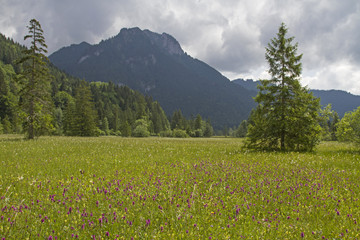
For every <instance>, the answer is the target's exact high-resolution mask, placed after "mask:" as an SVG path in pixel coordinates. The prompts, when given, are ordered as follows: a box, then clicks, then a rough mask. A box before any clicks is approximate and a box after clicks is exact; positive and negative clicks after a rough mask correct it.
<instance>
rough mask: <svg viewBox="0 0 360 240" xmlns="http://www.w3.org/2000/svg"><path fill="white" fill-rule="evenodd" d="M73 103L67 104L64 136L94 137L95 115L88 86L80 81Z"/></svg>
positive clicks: (95, 133)
mask: <svg viewBox="0 0 360 240" xmlns="http://www.w3.org/2000/svg"><path fill="white" fill-rule="evenodd" d="M74 100H75V103H71V104H68V107H67V109H66V118H65V119H66V120H65V126H66V127H65V129H66V132H65V133H66V135H70V136H96V135H97V134H98V132H99V131H98V128H97V114H96V110H95V106H94V103H93V102H92V95H91V91H90V86H89V85H88V84H87V83H86V82H85V81H81V82H80V84H79V86H78V87H77V88H76V89H75V98H74Z"/></svg>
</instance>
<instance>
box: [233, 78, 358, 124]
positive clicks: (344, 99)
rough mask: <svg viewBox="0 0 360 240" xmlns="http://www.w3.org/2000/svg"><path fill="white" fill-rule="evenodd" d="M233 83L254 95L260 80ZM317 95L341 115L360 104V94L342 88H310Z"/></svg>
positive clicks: (321, 101)
mask: <svg viewBox="0 0 360 240" xmlns="http://www.w3.org/2000/svg"><path fill="white" fill-rule="evenodd" d="M233 83H236V84H239V85H241V86H242V87H244V88H246V89H248V90H250V91H252V93H253V96H256V94H257V91H258V90H257V88H256V86H257V85H258V83H259V81H253V80H251V79H247V80H244V79H236V80H234V81H233ZM310 91H311V92H312V93H313V94H314V96H315V97H318V98H320V104H321V105H322V106H327V105H328V104H329V103H330V104H331V106H332V109H333V110H335V111H336V112H337V113H338V114H339V116H340V117H343V116H344V114H345V113H346V112H348V111H353V110H354V109H356V108H357V107H359V106H360V96H357V95H353V94H351V93H348V92H345V91H341V90H314V89H311V90H310Z"/></svg>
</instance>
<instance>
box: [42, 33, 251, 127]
mask: <svg viewBox="0 0 360 240" xmlns="http://www.w3.org/2000/svg"><path fill="white" fill-rule="evenodd" d="M49 58H50V60H51V62H52V63H53V64H54V65H55V66H57V67H58V68H60V69H62V70H64V71H66V72H67V73H69V74H71V75H74V76H76V77H80V78H84V79H85V80H87V81H90V82H92V81H102V82H110V81H111V82H113V83H115V84H119V85H127V86H129V87H130V88H132V89H134V90H138V91H140V92H142V93H144V94H147V95H150V96H152V97H153V98H154V100H157V101H159V103H160V104H161V106H162V107H163V108H164V110H165V112H166V113H167V114H168V115H171V114H172V112H174V111H176V110H178V109H181V110H182V112H183V114H184V115H185V116H187V117H189V116H195V115H197V114H200V115H201V116H203V117H204V118H210V120H211V122H212V124H213V126H214V127H215V128H217V129H221V128H223V127H224V126H237V125H238V124H239V123H240V122H241V121H242V120H244V119H247V117H248V115H249V113H250V111H251V109H252V108H253V107H254V106H255V103H254V101H253V100H252V98H251V94H250V93H249V91H248V90H246V89H245V88H243V87H241V86H239V85H237V84H235V83H232V82H231V81H230V80H229V79H228V78H226V77H225V76H223V75H222V74H221V73H220V72H218V71H217V70H216V69H214V68H213V67H211V66H209V65H208V64H206V63H204V62H202V61H200V60H198V59H195V58H192V57H191V56H189V55H188V54H187V53H185V52H184V51H183V49H182V48H181V45H180V44H179V42H178V41H177V40H176V39H175V38H174V37H172V36H171V35H169V34H167V33H162V34H158V33H154V32H151V31H150V30H140V29H139V28H124V29H121V31H120V32H119V34H117V35H116V36H114V37H112V38H109V39H107V40H102V41H101V42H100V43H98V44H94V45H91V44H87V43H86V42H85V43H84V42H83V43H80V44H77V45H74V44H73V45H71V46H69V47H65V48H61V49H60V50H58V51H56V52H54V53H53V54H51V55H50V56H49Z"/></svg>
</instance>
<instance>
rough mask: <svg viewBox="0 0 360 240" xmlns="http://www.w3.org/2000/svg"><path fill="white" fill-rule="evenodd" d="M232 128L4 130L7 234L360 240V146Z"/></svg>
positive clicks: (0, 227) (1, 167)
mask: <svg viewBox="0 0 360 240" xmlns="http://www.w3.org/2000/svg"><path fill="white" fill-rule="evenodd" d="M241 146H242V140H240V139H232V138H212V139H164V138H144V139H136V138H116V137H100V138H71V137H41V138H39V139H37V140H35V141H24V140H22V138H20V137H18V136H0V173H1V174H0V197H1V199H0V236H1V238H5V239H27V238H29V239H38V238H39V239H51V238H52V239H55V238H57V239H76V238H78V239H93V238H95V239H131V238H134V239H241V238H243V239H299V238H301V237H302V236H304V238H306V239H321V238H325V239H359V238H360V235H359V232H360V227H359V224H360V222H359V220H360V200H359V198H360V187H359V183H360V181H359V180H360V172H359V170H360V161H359V159H360V155H359V152H358V151H356V149H355V148H353V147H351V146H350V145H346V144H340V143H337V142H326V143H322V144H321V145H320V146H319V147H318V149H317V150H316V151H315V152H314V153H276V152H270V153H269V152H268V153H266V152H248V151H243V150H241Z"/></svg>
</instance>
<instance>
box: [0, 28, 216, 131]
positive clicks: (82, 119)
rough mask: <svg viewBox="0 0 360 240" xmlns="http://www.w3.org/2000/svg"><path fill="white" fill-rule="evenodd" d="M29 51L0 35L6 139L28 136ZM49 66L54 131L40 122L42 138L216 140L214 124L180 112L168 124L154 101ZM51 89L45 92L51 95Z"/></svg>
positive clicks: (1, 127)
mask: <svg viewBox="0 0 360 240" xmlns="http://www.w3.org/2000/svg"><path fill="white" fill-rule="evenodd" d="M25 49H26V48H25V47H24V46H21V45H19V44H17V43H15V42H14V41H13V40H12V39H9V38H6V37H5V36H4V35H2V34H0V133H23V132H24V123H25V122H26V119H24V117H25V114H23V112H22V108H21V104H23V101H22V99H21V97H20V96H21V94H20V91H21V90H22V88H21V81H20V75H21V72H22V71H23V67H24V66H23V64H16V61H17V60H18V59H20V58H21V57H22V55H23V51H24V50H25ZM48 64H49V66H48V67H49V72H50V75H51V78H52V79H51V90H50V92H51V101H50V102H51V104H50V105H51V114H50V115H51V119H49V121H50V123H51V124H50V127H49V126H48V127H42V126H41V124H43V123H42V122H41V121H39V122H38V123H37V124H38V126H37V127H36V129H37V132H36V135H43V134H48V135H67V136H99V135H116V136H125V137H128V136H136V137H147V136H150V135H154V136H166V137H187V136H192V137H210V136H212V135H213V130H212V127H211V124H210V121H203V120H202V119H201V116H200V115H198V116H197V117H196V118H191V119H186V118H185V117H184V116H182V114H181V112H180V111H177V112H175V113H174V114H173V116H172V117H171V118H170V119H168V117H167V116H166V114H165V113H164V111H163V109H162V108H161V106H160V104H159V103H158V102H156V101H153V99H152V98H151V97H147V96H143V95H142V94H141V93H139V92H137V91H134V90H131V89H130V88H128V87H126V86H118V85H115V84H113V83H100V82H92V83H88V82H86V81H84V80H80V79H77V78H74V77H71V76H69V75H67V74H65V73H64V72H62V71H60V70H58V69H57V68H56V67H54V66H52V65H51V63H48ZM45 90H46V89H44V91H45Z"/></svg>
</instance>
